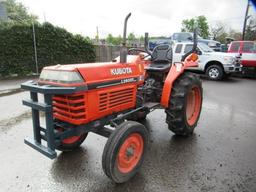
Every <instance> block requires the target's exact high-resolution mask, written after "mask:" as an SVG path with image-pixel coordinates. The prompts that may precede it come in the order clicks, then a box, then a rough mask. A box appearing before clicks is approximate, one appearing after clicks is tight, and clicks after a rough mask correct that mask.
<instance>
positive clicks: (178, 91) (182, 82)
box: [165, 72, 203, 136]
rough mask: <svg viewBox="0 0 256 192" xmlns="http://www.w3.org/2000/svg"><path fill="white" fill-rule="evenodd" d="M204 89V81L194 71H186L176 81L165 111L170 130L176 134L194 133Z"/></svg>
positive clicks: (186, 134)
mask: <svg viewBox="0 0 256 192" xmlns="http://www.w3.org/2000/svg"><path fill="white" fill-rule="evenodd" d="M202 91H203V90H202V83H201V81H200V79H199V77H198V76H197V75H195V74H193V73H189V72H185V73H183V74H182V75H181V76H180V77H179V78H178V79H177V80H176V81H175V82H174V86H173V88H172V92H171V97H170V101H169V107H168V108H167V109H166V110H165V112H166V114H167V116H166V122H167V124H168V127H169V130H171V131H172V132H174V133H175V134H176V135H182V136H188V135H191V134H192V133H193V131H194V128H195V127H196V125H197V122H198V119H199V117H200V113H201V108H202V99H203V95H202Z"/></svg>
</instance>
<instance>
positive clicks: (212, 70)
mask: <svg viewBox="0 0 256 192" xmlns="http://www.w3.org/2000/svg"><path fill="white" fill-rule="evenodd" d="M206 75H207V77H208V79H210V80H215V81H216V80H220V79H222V78H223V76H224V70H223V68H222V67H221V66H219V65H210V66H209V67H207V69H206Z"/></svg>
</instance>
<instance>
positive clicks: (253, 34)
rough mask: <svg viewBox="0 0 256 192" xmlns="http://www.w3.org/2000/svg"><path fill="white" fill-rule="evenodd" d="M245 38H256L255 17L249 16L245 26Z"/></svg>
mask: <svg viewBox="0 0 256 192" xmlns="http://www.w3.org/2000/svg"><path fill="white" fill-rule="evenodd" d="M245 40H251V41H255V40H256V17H253V18H251V19H250V21H249V24H248V25H247V26H246V30H245Z"/></svg>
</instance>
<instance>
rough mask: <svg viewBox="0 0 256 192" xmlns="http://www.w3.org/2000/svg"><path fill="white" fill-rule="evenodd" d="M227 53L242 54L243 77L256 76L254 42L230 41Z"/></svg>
mask: <svg viewBox="0 0 256 192" xmlns="http://www.w3.org/2000/svg"><path fill="white" fill-rule="evenodd" d="M228 52H229V53H240V54H242V57H241V62H242V65H243V69H242V74H243V76H245V77H256V42H255V41H232V42H231V43H230V45H229V49H228Z"/></svg>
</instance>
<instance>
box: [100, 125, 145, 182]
mask: <svg viewBox="0 0 256 192" xmlns="http://www.w3.org/2000/svg"><path fill="white" fill-rule="evenodd" d="M147 143H148V131H147V129H146V128H145V127H144V126H143V125H142V124H140V123H137V122H134V121H126V122H124V123H122V124H120V125H119V126H118V127H117V128H116V130H115V131H114V132H113V133H112V134H111V135H110V137H109V139H108V141H107V143H106V145H105V147H104V152H103V155H102V167H103V170H104V172H105V174H106V175H107V176H108V177H109V178H110V179H112V180H113V181H114V182H116V183H124V182H126V181H128V180H129V179H130V178H132V177H133V176H134V175H135V174H136V173H137V172H138V170H139V168H140V167H141V165H142V162H143V159H144V153H145V149H146V147H147Z"/></svg>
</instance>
